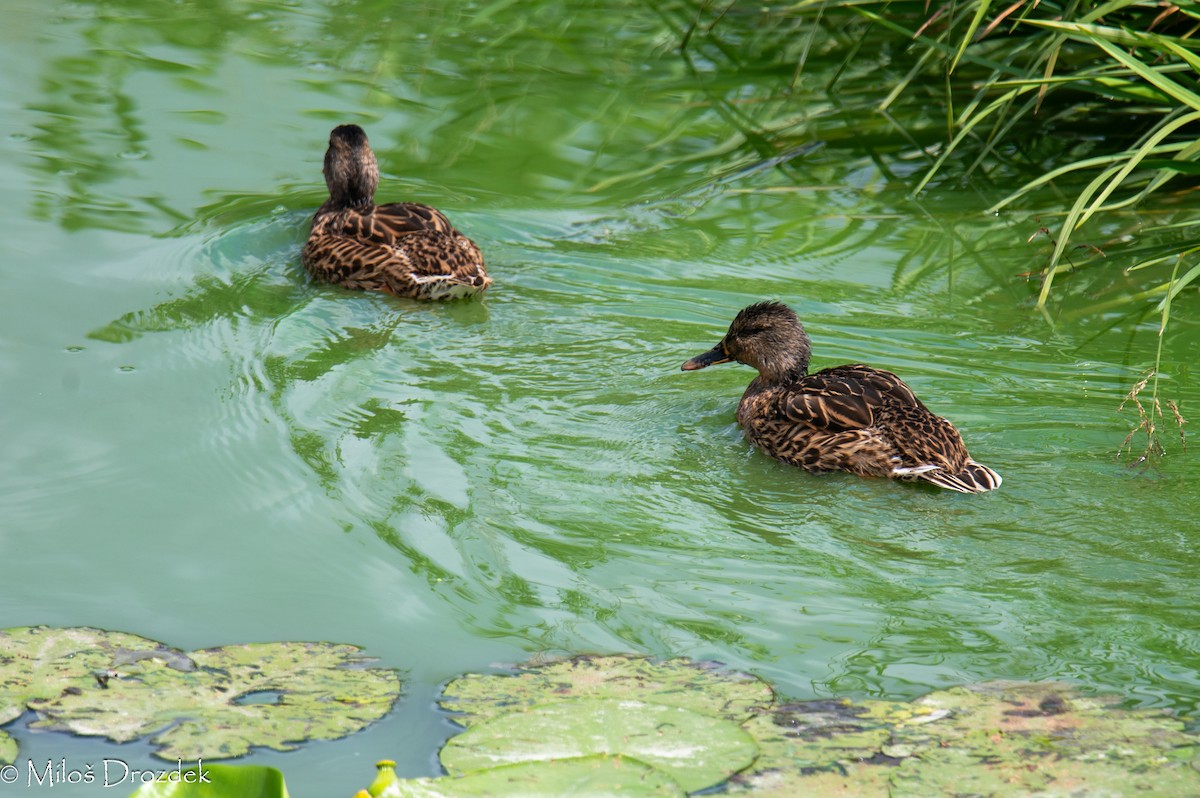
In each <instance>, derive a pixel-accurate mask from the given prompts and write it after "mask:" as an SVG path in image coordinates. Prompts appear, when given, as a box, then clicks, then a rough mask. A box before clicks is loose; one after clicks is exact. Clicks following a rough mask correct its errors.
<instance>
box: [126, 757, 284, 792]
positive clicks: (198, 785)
mask: <svg viewBox="0 0 1200 798" xmlns="http://www.w3.org/2000/svg"><path fill="white" fill-rule="evenodd" d="M169 775H170V776H172V778H171V779H165V780H163V781H155V782H151V783H149V784H143V785H142V786H141V787H138V788H137V790H135V791H134V792H133V794H131V795H130V796H129V798H288V791H287V785H285V784H284V783H283V774H282V773H280V772H279V771H278V770H276V769H275V768H269V767H263V766H261V765H201V766H200V767H196V768H184V769H183V770H182V771H180V772H179V775H178V776H176V775H175V774H169Z"/></svg>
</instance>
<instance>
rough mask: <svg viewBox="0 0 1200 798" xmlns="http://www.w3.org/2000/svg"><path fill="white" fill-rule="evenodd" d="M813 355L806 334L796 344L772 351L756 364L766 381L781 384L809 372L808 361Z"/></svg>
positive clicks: (790, 381)
mask: <svg viewBox="0 0 1200 798" xmlns="http://www.w3.org/2000/svg"><path fill="white" fill-rule="evenodd" d="M811 356H812V355H811V351H810V349H809V343H808V338H807V336H806V337H805V338H803V339H802V340H801V341H799V342H797V343H796V344H795V345H794V346H790V347H788V348H786V349H776V350H774V351H772V352H770V353H769V355H768V356H767V357H764V358H762V359H761V360H760V361H759V362H758V363H756V364H754V365H755V366H756V367H757V368H758V373H759V375H760V376H761V377H762V381H763V382H764V383H766V384H768V385H781V384H787V383H792V382H795V381H796V380H798V379H800V378H801V377H803V376H805V375H806V374H808V361H809V358H810V357H811Z"/></svg>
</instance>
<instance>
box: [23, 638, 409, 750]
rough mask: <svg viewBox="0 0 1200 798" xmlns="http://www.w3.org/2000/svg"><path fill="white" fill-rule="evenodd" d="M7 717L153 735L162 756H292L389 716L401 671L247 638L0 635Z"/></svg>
mask: <svg viewBox="0 0 1200 798" xmlns="http://www.w3.org/2000/svg"><path fill="white" fill-rule="evenodd" d="M0 651H2V652H4V653H3V654H0V722H7V721H9V720H12V719H13V718H15V717H17V716H18V715H19V714H20V713H21V712H22V711H23V710H24V709H25V708H26V707H27V708H29V709H32V710H34V711H35V712H36V713H37V714H38V715H39V719H38V720H36V721H34V722H33V723H31V724H30V728H34V729H49V730H55V731H67V732H71V733H74V734H79V735H87V736H98V737H106V738H108V739H110V740H115V741H117V742H127V741H129V740H134V739H137V738H139V737H144V736H146V735H150V734H155V733H157V736H155V737H154V738H153V739H152V740H151V742H152V743H153V744H155V745H157V746H159V750H157V751H155V752H154V753H155V755H156V756H159V757H162V758H163V759H167V760H171V761H174V760H176V759H184V760H187V759H197V758H201V757H202V758H204V759H221V758H228V757H235V756H241V755H243V754H245V753H247V752H248V751H249V750H250V749H251V748H252V747H255V746H262V747H268V748H274V749H276V750H281V751H287V750H292V749H293V748H295V747H296V744H298V743H301V742H305V741H307V740H332V739H337V738H339V737H344V736H346V735H348V734H351V733H353V732H356V731H359V730H360V729H362V728H364V727H365V726H367V725H368V724H370V723H373V722H375V721H377V720H379V719H380V718H381V717H383V716H384V715H385V714H386V713H387V712H388V711H389V710H390V709H391V707H392V706H393V704H394V703H395V701H396V699H397V698H398V697H399V695H400V680H399V677H398V675H397V674H396V673H395V672H394V671H392V670H388V669H383V668H375V667H367V666H366V665H367V662H368V661H367V660H365V659H364V658H363V657H362V656H361V653H360V650H359V649H358V648H355V647H354V646H347V645H339V644H333V643H251V644H246V645H232V646H225V647H222V648H212V649H205V650H203V651H195V652H190V653H185V652H182V651H178V650H176V649H171V648H168V647H167V646H164V645H162V644H161V643H157V642H155V641H153V640H147V639H146V638H142V637H137V636H136V635H129V634H125V633H122V632H105V631H102V630H98V629H51V628H47V627H22V628H16V629H5V630H0Z"/></svg>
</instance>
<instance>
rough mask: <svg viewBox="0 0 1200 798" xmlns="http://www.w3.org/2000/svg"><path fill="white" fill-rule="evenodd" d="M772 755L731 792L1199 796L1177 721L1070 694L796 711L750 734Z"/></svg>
mask: <svg viewBox="0 0 1200 798" xmlns="http://www.w3.org/2000/svg"><path fill="white" fill-rule="evenodd" d="M745 728H746V729H747V731H749V732H750V733H751V734H752V735H753V736H754V738H755V740H756V741H757V742H758V745H759V747H760V749H761V751H762V753H761V755H760V756H759V758H758V760H757V761H756V762H755V763H754V766H753V768H751V769H749V770H747V771H745V772H743V773H740V774H738V775H737V776H736V777H734V779H733V781H732V783H731V785H730V788H729V791H730V792H750V793H754V794H758V795H777V796H788V795H840V796H847V797H849V796H857V797H859V798H867V797H868V796H870V797H872V798H883V796H890V798H931V797H932V796H958V795H986V796H996V798H1000V796H1026V795H1045V796H1074V795H1082V796H1100V795H1104V796H1108V795H1113V796H1116V795H1128V794H1138V795H1153V796H1163V798H1166V796H1181V795H1200V772H1197V770H1196V769H1195V767H1194V765H1193V763H1195V764H1200V758H1198V756H1197V748H1196V746H1197V743H1198V742H1200V740H1198V739H1197V738H1196V737H1195V736H1193V735H1188V734H1187V733H1185V732H1184V730H1183V728H1182V724H1181V723H1180V722H1179V720H1178V719H1176V718H1173V717H1172V716H1170V715H1168V714H1166V713H1162V712H1155V711H1129V710H1122V709H1120V708H1119V707H1118V706H1117V704H1116V700H1115V699H1112V698H1094V697H1085V696H1081V695H1079V694H1078V693H1076V692H1074V691H1072V690H1071V689H1070V688H1068V687H1066V686H1064V685H1059V684H1017V683H990V684H984V685H976V686H973V687H970V688H955V689H952V690H945V691H939V692H936V693H931V694H930V695H927V696H925V697H923V698H920V699H917V700H916V701H914V702H913V703H912V704H897V703H889V702H883V701H866V702H862V703H861V704H852V703H849V702H845V701H819V702H804V703H799V704H787V705H783V706H779V707H776V708H774V709H772V710H769V711H766V712H763V713H761V714H759V715H758V716H757V717H755V718H754V719H752V720H751V721H749V722H747V723H746V724H745Z"/></svg>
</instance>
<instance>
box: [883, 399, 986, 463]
mask: <svg viewBox="0 0 1200 798" xmlns="http://www.w3.org/2000/svg"><path fill="white" fill-rule="evenodd" d="M885 426H886V427H887V434H888V437H890V438H891V439H892V442H893V443H894V444H895V446H896V449H897V450H898V451H899V452H900V455H901V456H902V457H903V458H904V459H905V460H906V461H908V462H906V465H936V466H940V467H941V468H943V469H945V470H946V471H948V472H949V473H951V474H956V473H958V472H959V471H961V470H962V469H963V467H964V466H966V463H967V447H966V446H965V445H964V444H963V441H962V437H961V436H960V435H959V434H958V430H956V429H955V428H954V425H953V424H951V423H950V422H949V421H947V420H946V419H944V418H942V417H941V416H936V415H934V414H933V413H930V412H929V411H928V410H927V409H926V408H925V406H924V405H921V406H919V407H918V406H914V405H903V404H897V405H894V406H891V407H888V409H887V411H886V413H885Z"/></svg>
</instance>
